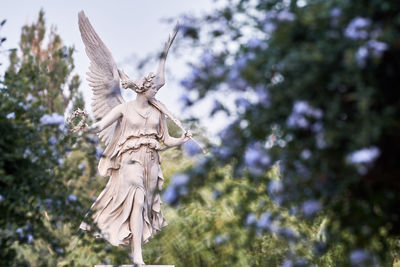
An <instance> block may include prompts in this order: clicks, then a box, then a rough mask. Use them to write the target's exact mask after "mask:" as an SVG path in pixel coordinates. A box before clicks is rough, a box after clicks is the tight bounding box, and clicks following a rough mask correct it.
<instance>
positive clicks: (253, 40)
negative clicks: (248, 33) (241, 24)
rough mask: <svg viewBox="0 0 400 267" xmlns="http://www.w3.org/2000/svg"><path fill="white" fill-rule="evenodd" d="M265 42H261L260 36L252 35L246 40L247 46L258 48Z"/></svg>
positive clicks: (264, 44)
mask: <svg viewBox="0 0 400 267" xmlns="http://www.w3.org/2000/svg"><path fill="white" fill-rule="evenodd" d="M265 46H266V43H265V42H263V41H262V40H261V39H260V38H258V37H253V38H251V39H250V40H249V41H248V42H247V47H248V48H251V49H255V48H259V47H265Z"/></svg>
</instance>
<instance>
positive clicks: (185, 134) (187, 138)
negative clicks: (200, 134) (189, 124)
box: [182, 130, 193, 142]
mask: <svg viewBox="0 0 400 267" xmlns="http://www.w3.org/2000/svg"><path fill="white" fill-rule="evenodd" d="M192 137H193V134H192V132H191V131H190V130H188V131H186V132H185V133H184V134H183V135H182V139H183V142H187V141H188V140H189V139H191V138H192Z"/></svg>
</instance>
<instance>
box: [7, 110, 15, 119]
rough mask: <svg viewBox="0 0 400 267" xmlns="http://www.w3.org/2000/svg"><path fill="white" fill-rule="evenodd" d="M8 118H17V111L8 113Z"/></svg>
mask: <svg viewBox="0 0 400 267" xmlns="http://www.w3.org/2000/svg"><path fill="white" fill-rule="evenodd" d="M6 118H7V119H9V120H10V119H12V120H13V119H15V113H14V112H11V113H8V114H7V116H6Z"/></svg>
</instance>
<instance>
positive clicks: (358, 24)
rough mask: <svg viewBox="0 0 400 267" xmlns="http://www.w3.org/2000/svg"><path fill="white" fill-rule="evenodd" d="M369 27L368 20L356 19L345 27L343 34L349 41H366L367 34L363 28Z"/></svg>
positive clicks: (369, 21) (369, 22)
mask: <svg viewBox="0 0 400 267" xmlns="http://www.w3.org/2000/svg"><path fill="white" fill-rule="evenodd" d="M370 25H371V20H370V19H368V18H361V17H356V18H354V19H353V20H352V21H350V23H349V24H348V25H347V27H346V30H345V33H344V34H345V36H346V37H348V38H350V39H366V38H367V37H368V32H367V30H366V29H365V28H367V27H368V26H370Z"/></svg>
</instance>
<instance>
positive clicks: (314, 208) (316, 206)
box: [301, 200, 322, 217]
mask: <svg viewBox="0 0 400 267" xmlns="http://www.w3.org/2000/svg"><path fill="white" fill-rule="evenodd" d="M321 207H322V206H321V203H320V202H319V201H317V200H307V201H305V202H303V204H302V206H301V210H302V212H303V214H304V215H305V216H306V217H312V216H314V215H315V214H317V213H318V211H320V210H321Z"/></svg>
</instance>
